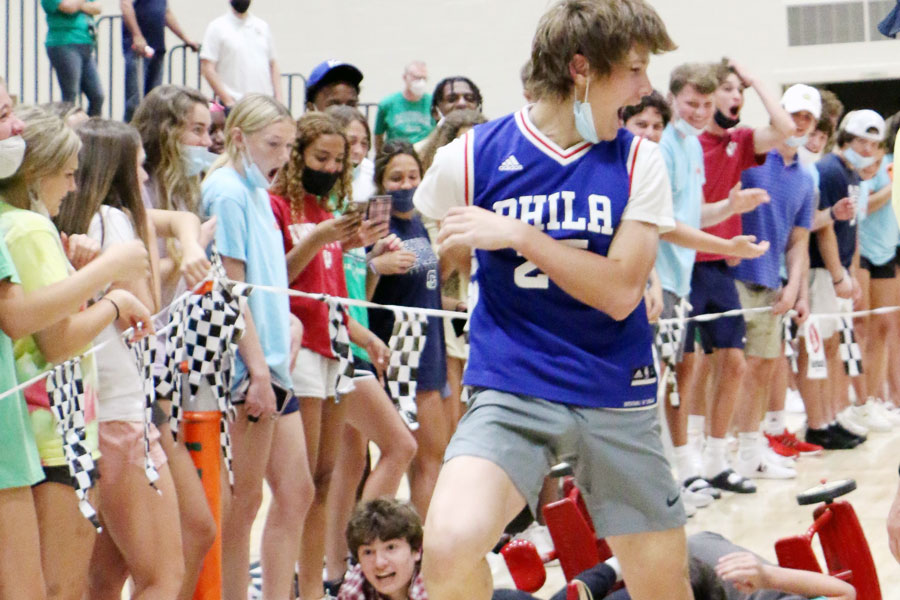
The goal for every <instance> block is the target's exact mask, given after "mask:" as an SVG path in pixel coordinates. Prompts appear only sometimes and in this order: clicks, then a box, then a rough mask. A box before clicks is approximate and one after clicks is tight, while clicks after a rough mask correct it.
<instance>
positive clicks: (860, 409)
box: [853, 398, 893, 433]
mask: <svg viewBox="0 0 900 600" xmlns="http://www.w3.org/2000/svg"><path fill="white" fill-rule="evenodd" d="M880 408H881V407H880V406H879V404H878V402H877V401H876V400H875V399H874V398H869V400H868V401H867V402H866V403H865V404H863V405H862V406H854V407H853V412H854V413H855V414H856V416H857V418H858V420H859V421H860V422H861V423H862V424H863V425H864V426H865V427H866V428H867V429H868V430H869V431H874V432H878V433H884V432H886V431H890V430H891V429H893V425H892V424H891V421H889V420H888V417H887V416H886V415H884V414H882V412H881V411H880V410H879V409H880Z"/></svg>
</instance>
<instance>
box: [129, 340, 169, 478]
mask: <svg viewBox="0 0 900 600" xmlns="http://www.w3.org/2000/svg"><path fill="white" fill-rule="evenodd" d="M155 342H156V337H155V336H153V335H148V336H146V337H145V338H144V339H142V340H139V341H137V342H135V341H131V342H129V345H130V346H131V353H132V354H134V361H135V363H136V364H137V368H138V373H139V374H140V376H141V384H142V386H143V388H144V411H143V415H142V416H143V419H142V420H143V425H144V473H145V474H146V475H147V479H148V480H149V481H150V485H151V486H153V489H155V490H156V491H157V492H159V491H160V490H159V488H157V487H156V482H157V481H158V480H159V472H158V471H157V470H156V466H155V465H154V464H153V460H152V459H151V458H150V421H151V414H152V412H153V403H154V402H155V401H156V387H155V386H154V384H153V362H154V358H155V355H156V346H155ZM160 493H161V492H160Z"/></svg>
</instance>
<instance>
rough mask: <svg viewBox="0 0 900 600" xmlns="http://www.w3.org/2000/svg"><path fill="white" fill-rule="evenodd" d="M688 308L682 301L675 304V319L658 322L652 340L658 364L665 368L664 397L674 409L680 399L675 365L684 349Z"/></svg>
mask: <svg viewBox="0 0 900 600" xmlns="http://www.w3.org/2000/svg"><path fill="white" fill-rule="evenodd" d="M688 310H689V306H688V304H687V302H686V301H685V300H684V299H681V300H680V301H679V302H677V303H676V304H675V318H674V319H665V320H661V321H659V323H657V326H656V336H655V339H654V342H655V345H656V351H657V353H658V355H659V359H660V362H662V363H664V364H665V366H666V378H665V382H664V383H665V386H666V396H667V397H668V399H669V404H671V405H672V406H674V407H678V406H680V405H681V397H680V395H679V394H678V379H677V378H676V377H675V365H677V364H678V361H679V359H680V356H681V352H682V348H683V347H684V335H685V331H686V329H687V328H686V327H685V321H684V319H685V316H686V314H687V312H688Z"/></svg>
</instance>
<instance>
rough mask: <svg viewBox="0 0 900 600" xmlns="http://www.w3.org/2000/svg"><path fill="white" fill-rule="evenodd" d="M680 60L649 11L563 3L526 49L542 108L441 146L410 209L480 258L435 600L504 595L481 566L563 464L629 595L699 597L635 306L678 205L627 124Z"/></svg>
mask: <svg viewBox="0 0 900 600" xmlns="http://www.w3.org/2000/svg"><path fill="white" fill-rule="evenodd" d="M610 32H615V35H611V33H610ZM674 47H675V45H674V43H673V42H672V40H671V39H670V38H669V36H668V34H667V32H666V29H665V25H664V24H663V23H662V21H661V19H660V18H659V16H658V15H657V14H656V12H655V11H654V10H653V9H652V8H651V7H650V6H648V5H647V4H646V3H645V2H643V1H642V0H562V1H560V2H557V3H556V4H554V5H553V6H552V7H551V8H550V9H549V10H548V11H547V13H546V14H545V15H544V16H543V17H542V19H541V21H540V23H539V25H538V30H537V32H536V34H535V37H534V41H533V44H532V54H531V63H532V73H531V78H530V82H529V83H530V85H529V89H530V90H532V91H533V93H534V97H535V98H536V102H535V104H533V105H531V106H529V107H526V108H524V109H522V110H521V111H519V112H517V113H515V114H513V115H509V116H506V117H503V118H501V119H498V120H495V121H492V122H490V123H486V124H484V125H479V126H477V127H476V128H475V129H473V130H472V131H470V132H469V133H468V134H466V135H465V136H464V137H463V138H459V139H457V140H456V141H454V142H452V143H451V144H449V145H447V146H445V147H444V148H443V149H441V150H440V151H439V152H438V154H437V155H436V156H435V160H434V163H433V165H432V167H431V169H430V170H429V172H428V174H427V175H426V178H425V180H424V181H423V182H422V184H421V186H420V187H419V190H418V192H417V193H416V196H415V202H416V205H417V207H418V209H419V210H420V211H421V212H422V213H423V214H425V215H426V216H428V217H431V218H435V219H443V224H442V228H441V233H440V235H439V243H440V244H441V245H442V248H443V250H444V251H450V250H451V249H453V248H459V247H468V248H472V249H474V250H475V258H476V260H477V270H475V271H474V273H475V274H474V286H473V287H477V291H475V292H474V293H475V295H476V302H474V307H473V308H472V320H471V322H470V328H471V330H470V347H471V355H470V359H469V364H468V367H467V371H466V375H465V383H466V384H468V385H470V386H473V387H474V388H475V393H474V395H473V397H472V399H471V405H470V408H469V411H468V413H467V414H466V415H465V416H464V417H463V418H462V420H461V421H460V424H459V428H458V429H457V431H456V433H455V434H454V436H453V439H452V440H451V441H450V445H449V447H448V449H447V453H446V455H445V462H444V465H443V467H442V470H441V474H440V476H439V478H438V482H437V486H436V488H435V493H434V497H433V499H432V503H431V510H429V514H428V518H427V521H426V525H425V541H424V557H423V565H422V569H423V575H424V580H425V585H426V588H427V590H428V595H429V598H431V600H450V599H460V600H461V599H463V598H465V599H466V600H471V599H473V598H474V599H481V600H486V599H487V598H489V597H490V595H491V577H490V569H489V568H488V565H487V562H486V561H485V560H484V556H485V554H486V552H487V551H488V550H490V549H491V547H492V546H493V545H494V544H495V543H496V541H497V539H499V536H500V533H501V532H502V531H503V528H504V526H505V525H506V523H507V522H509V521H510V520H511V519H512V518H513V517H514V516H516V514H517V513H518V512H519V511H520V510H521V509H522V508H523V506H525V505H526V504H528V505H529V506H530V507H531V508H532V510H535V508H536V503H537V497H538V492H539V491H540V489H541V485H542V483H543V480H544V477H545V476H546V475H547V473H548V472H549V470H550V467H551V466H552V465H553V464H555V463H556V462H557V461H558V460H559V459H562V458H566V459H568V460H569V461H570V462H571V463H572V464H573V465H574V471H575V477H576V479H577V481H578V485H579V487H580V489H581V490H582V491H583V492H584V494H585V499H586V502H587V506H588V509H589V510H590V512H591V515H592V517H593V520H594V523H595V524H596V525H597V534H598V536H601V537H605V538H606V539H607V541H608V542H609V544H610V546H611V547H612V549H613V552H614V553H615V555H616V556H617V557H618V559H619V561H620V562H621V565H622V570H623V574H624V578H625V581H626V582H627V583H628V585H629V587H630V588H631V595H632V597H633V598H636V599H637V600H649V599H651V598H662V597H666V598H674V599H677V600H686V599H690V598H691V591H690V587H689V585H688V581H687V577H686V565H687V555H686V550H685V535H684V527H683V526H684V521H685V517H684V508H683V505H682V502H681V498H680V492H679V488H678V486H677V485H676V484H675V482H674V480H673V478H672V473H671V469H670V467H669V465H668V463H667V462H666V459H665V457H664V456H663V452H662V445H661V442H660V439H659V424H658V420H657V416H656V409H655V408H654V404H655V403H656V372H655V370H654V367H653V359H652V356H651V343H652V334H651V330H650V326H649V324H648V323H647V316H646V313H645V310H644V307H643V306H642V303H641V297H642V294H643V292H644V286H645V284H646V282H647V275H648V273H649V272H650V269H651V268H652V267H653V262H654V260H655V258H656V246H657V239H658V236H659V232H660V230H662V231H666V230H668V229H670V228H672V227H673V226H674V221H673V219H672V206H671V191H670V189H669V181H668V177H667V175H666V170H665V165H664V164H663V161H662V157H661V155H660V153H659V149H658V148H657V146H656V145H655V144H654V143H653V142H650V141H647V140H643V139H641V138H635V137H634V136H633V135H632V134H631V133H629V132H627V131H624V130H619V128H618V118H617V113H618V110H619V108H620V107H622V106H625V105H629V104H636V103H637V102H639V101H640V99H641V97H642V96H644V95H646V94H648V93H650V90H651V87H650V83H649V81H648V79H647V74H646V69H647V63H648V60H649V55H650V54H651V53H658V52H663V51H667V50H671V49H673V48H674ZM501 165H502V166H503V168H501ZM470 306H473V303H470Z"/></svg>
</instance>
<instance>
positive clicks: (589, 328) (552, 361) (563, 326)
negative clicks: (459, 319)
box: [464, 112, 656, 408]
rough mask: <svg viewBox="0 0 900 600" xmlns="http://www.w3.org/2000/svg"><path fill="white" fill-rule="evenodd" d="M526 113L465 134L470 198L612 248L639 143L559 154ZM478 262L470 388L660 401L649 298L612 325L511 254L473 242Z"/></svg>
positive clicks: (612, 401)
mask: <svg viewBox="0 0 900 600" xmlns="http://www.w3.org/2000/svg"><path fill="white" fill-rule="evenodd" d="M523 114H524V113H522V112H519V113H515V114H513V115H509V116H507V117H504V118H501V119H498V120H496V121H492V122H490V123H486V124H484V125H479V126H477V127H476V128H475V129H474V130H473V131H472V132H471V133H470V134H469V139H468V140H467V142H466V146H467V149H466V153H467V156H466V183H465V185H466V196H467V200H468V201H469V202H471V203H472V204H473V205H475V206H480V207H482V208H485V209H488V210H492V211H495V212H497V213H500V214H503V215H507V216H509V217H513V218H516V219H520V220H523V221H525V222H527V223H530V224H532V225H533V226H535V227H537V228H538V229H540V230H541V231H543V232H544V233H546V234H547V235H549V236H551V237H553V238H554V239H556V240H560V241H562V242H563V243H566V244H569V245H572V246H574V247H576V248H583V249H587V250H589V251H591V252H596V253H597V254H601V255H606V254H607V252H608V251H609V246H610V243H611V242H612V239H613V236H614V235H615V233H616V231H617V229H618V226H619V223H620V221H621V219H622V214H623V212H624V210H625V207H626V204H627V203H628V199H629V193H630V179H629V160H630V159H631V156H632V149H633V147H634V146H638V145H639V143H640V140H638V141H637V142H636V141H635V138H634V136H632V134H630V133H628V132H627V131H625V130H624V129H623V130H620V131H619V133H618V136H617V137H616V139H615V140H612V141H609V142H601V143H599V144H594V145H591V144H588V143H584V144H582V145H580V146H576V147H574V148H570V149H568V150H565V151H560V149H559V148H558V147H557V146H555V145H554V144H552V142H549V141H548V140H547V139H546V138H545V137H544V136H543V135H542V134H540V132H538V131H537V130H536V129H535V128H534V126H533V125H532V124H531V123H530V122H529V121H528V120H527V119H526V118H524V117H523ZM635 152H636V150H635ZM476 259H477V266H476V268H475V271H474V273H473V276H472V278H473V284H474V286H475V294H476V296H477V297H476V298H473V300H474V304H475V305H474V308H473V310H472V315H471V323H470V348H471V352H470V357H469V362H468V366H467V368H466V374H465V379H464V381H465V383H466V384H468V385H473V386H482V387H488V388H492V389H497V390H502V391H507V392H512V393H517V394H523V395H530V396H537V397H540V398H544V399H547V400H550V401H554V402H560V403H564V404H571V405H579V406H592V407H606V408H638V407H644V406H649V405H652V404H653V403H655V401H656V372H655V369H654V367H653V358H652V354H651V343H652V334H651V329H650V326H649V324H648V323H647V314H646V309H645V308H644V304H643V302H641V304H640V305H639V306H638V307H637V308H636V309H635V310H634V311H633V312H632V313H631V315H629V316H628V317H627V318H626V319H624V320H622V321H616V320H614V319H613V318H611V317H609V316H608V315H606V314H605V313H603V312H601V311H599V310H597V309H595V308H592V307H590V306H588V305H586V304H584V303H582V302H581V301H579V300H576V299H575V298H573V297H572V296H570V295H569V294H568V293H566V292H564V291H563V290H562V289H560V288H559V287H558V286H557V285H556V284H555V283H553V281H551V280H550V279H549V278H548V277H547V276H546V275H545V274H544V273H542V272H541V271H540V270H538V269H537V268H536V267H535V266H534V264H533V263H531V262H529V261H526V260H525V258H524V257H522V256H521V255H519V254H518V253H517V252H516V251H514V250H511V249H505V250H499V251H484V250H477V251H476ZM584 277H596V275H595V274H592V273H584ZM610 284H611V285H615V282H610Z"/></svg>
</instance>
